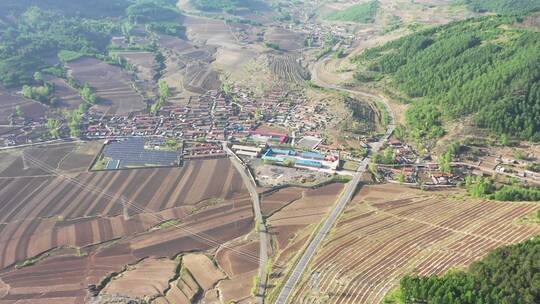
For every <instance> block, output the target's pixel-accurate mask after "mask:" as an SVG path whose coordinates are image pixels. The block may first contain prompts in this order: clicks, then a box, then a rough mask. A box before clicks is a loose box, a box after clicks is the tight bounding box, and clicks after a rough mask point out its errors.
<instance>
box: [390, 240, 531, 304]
mask: <svg viewBox="0 0 540 304" xmlns="http://www.w3.org/2000/svg"><path fill="white" fill-rule="evenodd" d="M538 261H540V238H538V237H536V238H534V239H532V240H529V241H526V242H523V243H520V244H517V245H512V246H507V247H503V248H500V249H496V250H495V251H493V252H491V253H490V254H489V255H488V256H486V257H485V258H483V259H482V260H481V261H479V262H476V263H474V264H473V265H471V267H470V268H469V270H468V271H453V272H450V273H447V274H446V275H443V276H440V277H437V276H431V277H418V276H406V277H404V278H403V279H402V280H401V284H400V292H401V294H400V295H399V296H398V298H400V299H399V300H400V301H402V302H403V303H445V304H454V303H455V304H477V303H478V304H479V303H523V304H533V303H540V277H539V275H538V267H539V265H538Z"/></svg>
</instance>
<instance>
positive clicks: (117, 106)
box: [68, 57, 146, 114]
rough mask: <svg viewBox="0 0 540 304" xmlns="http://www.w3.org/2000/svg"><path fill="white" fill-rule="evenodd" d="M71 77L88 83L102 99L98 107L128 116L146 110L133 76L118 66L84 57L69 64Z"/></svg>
mask: <svg viewBox="0 0 540 304" xmlns="http://www.w3.org/2000/svg"><path fill="white" fill-rule="evenodd" d="M68 68H69V70H70V74H71V76H73V77H74V78H75V79H76V80H77V81H79V82H80V83H88V84H89V85H90V86H91V87H93V88H95V89H96V94H97V95H98V96H99V97H101V98H102V100H101V101H100V103H99V104H98V105H97V106H96V107H97V108H98V109H100V110H103V111H108V112H110V113H118V114H127V113H129V112H133V111H139V110H143V109H145V108H146V105H145V103H144V102H143V99H142V97H141V96H140V95H139V94H137V92H135V91H134V89H133V88H132V84H131V83H132V80H131V76H130V75H129V74H127V73H126V72H125V71H123V70H122V69H121V68H119V67H117V66H112V65H109V64H107V63H104V62H102V61H100V60H97V59H95V58H91V57H83V58H80V59H78V60H75V61H72V62H70V63H69V64H68Z"/></svg>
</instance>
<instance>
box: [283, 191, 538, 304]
mask: <svg viewBox="0 0 540 304" xmlns="http://www.w3.org/2000/svg"><path fill="white" fill-rule="evenodd" d="M441 197H442V196H437V195H430V194H426V193H424V192H420V191H417V190H411V189H407V188H405V187H400V186H396V185H382V186H369V187H365V188H364V189H362V191H361V192H360V193H359V194H358V195H357V196H356V198H355V200H354V201H353V202H352V203H351V204H350V206H349V207H348V209H347V210H346V211H345V213H344V215H343V216H342V218H341V219H340V220H339V222H338V223H337V225H336V227H335V228H334V229H333V231H332V232H331V234H330V236H329V238H328V239H327V240H326V242H325V244H324V245H323V247H322V248H321V249H320V251H319V252H318V253H317V255H316V257H315V258H314V260H312V262H311V264H310V271H309V272H308V273H307V275H306V276H305V277H304V278H303V281H302V282H301V284H299V285H298V286H297V290H296V293H295V294H294V299H293V301H294V303H311V301H313V299H314V297H318V298H320V299H324V300H325V301H326V302H327V303H379V302H380V301H381V300H382V298H383V297H384V296H385V295H386V293H387V292H388V291H389V290H391V289H392V288H394V287H395V286H396V284H398V283H399V279H400V278H401V277H402V276H403V275H405V274H407V273H416V274H420V275H427V276H429V275H431V274H441V273H444V272H445V271H447V270H449V269H451V268H453V267H466V266H468V265H469V264H470V263H472V262H473V261H475V260H478V259H480V258H481V257H483V256H484V255H485V254H487V253H488V251H490V250H492V249H494V248H496V247H500V246H504V245H507V244H512V243H516V242H520V241H523V240H526V239H529V238H530V237H532V236H533V235H535V234H540V227H538V226H534V225H533V226H518V225H516V224H515V223H514V221H515V219H517V218H520V217H522V216H524V215H526V214H529V213H531V212H533V211H535V210H537V209H538V208H540V206H538V204H534V203H531V204H529V203H497V202H489V201H481V200H472V199H467V198H464V197H457V198H452V196H451V195H448V193H446V195H445V198H441ZM315 278H317V279H315ZM314 280H316V281H317V284H318V285H319V286H320V288H319V292H318V293H317V292H314V289H313V288H312V286H313V284H314V283H313V282H314Z"/></svg>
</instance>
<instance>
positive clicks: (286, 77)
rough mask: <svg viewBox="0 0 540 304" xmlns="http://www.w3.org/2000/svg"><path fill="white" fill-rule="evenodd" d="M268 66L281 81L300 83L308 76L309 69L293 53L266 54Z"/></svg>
mask: <svg viewBox="0 0 540 304" xmlns="http://www.w3.org/2000/svg"><path fill="white" fill-rule="evenodd" d="M267 60H268V66H269V67H270V70H271V71H272V73H273V74H274V75H275V76H276V77H277V78H278V79H279V80H281V81H283V82H286V83H287V82H292V83H297V84H301V83H304V82H305V81H306V80H308V79H309V78H310V75H309V71H308V70H307V69H306V68H304V67H303V66H302V64H301V62H300V57H298V56H295V55H290V54H287V55H268V58H267Z"/></svg>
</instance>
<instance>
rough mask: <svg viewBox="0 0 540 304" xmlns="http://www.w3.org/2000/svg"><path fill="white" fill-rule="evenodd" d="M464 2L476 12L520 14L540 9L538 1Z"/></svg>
mask: <svg viewBox="0 0 540 304" xmlns="http://www.w3.org/2000/svg"><path fill="white" fill-rule="evenodd" d="M466 2H467V3H468V5H469V6H470V7H471V9H472V10H474V11H476V12H495V13H499V14H520V13H526V12H530V11H537V10H539V9H540V1H538V0H467V1H466Z"/></svg>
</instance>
